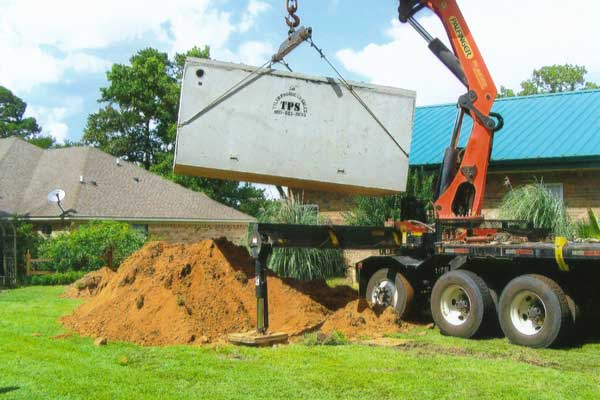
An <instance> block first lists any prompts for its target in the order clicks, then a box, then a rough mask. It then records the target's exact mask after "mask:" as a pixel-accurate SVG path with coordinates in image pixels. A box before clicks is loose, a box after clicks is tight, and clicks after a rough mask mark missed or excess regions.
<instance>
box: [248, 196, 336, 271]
mask: <svg viewBox="0 0 600 400" xmlns="http://www.w3.org/2000/svg"><path fill="white" fill-rule="evenodd" d="M259 220H260V221H261V222H270V223H279V224H297V225H320V224H321V223H323V221H322V220H321V219H320V218H319V215H318V213H317V210H316V209H314V208H311V207H310V206H305V205H304V204H302V202H301V201H300V200H298V199H297V200H288V201H283V202H271V203H270V204H269V205H268V206H267V207H266V208H265V209H263V210H262V211H261V213H260V215H259ZM267 265H268V267H269V269H270V270H271V271H273V272H275V273H276V274H277V275H279V276H283V277H288V278H294V279H300V280H315V279H327V278H332V277H336V276H343V275H344V274H345V272H346V265H345V263H344V257H343V256H342V252H341V250H337V249H310V248H285V249H273V254H272V255H271V257H269V260H268V262H267Z"/></svg>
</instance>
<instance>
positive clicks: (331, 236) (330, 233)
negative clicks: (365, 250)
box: [329, 229, 340, 247]
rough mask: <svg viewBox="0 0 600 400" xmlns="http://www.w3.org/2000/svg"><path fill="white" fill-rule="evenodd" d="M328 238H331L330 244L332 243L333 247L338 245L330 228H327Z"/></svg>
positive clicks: (338, 242)
mask: <svg viewBox="0 0 600 400" xmlns="http://www.w3.org/2000/svg"><path fill="white" fill-rule="evenodd" d="M329 239H330V240H331V244H332V245H333V247H339V246H340V241H339V240H338V238H337V236H336V235H335V233H334V232H333V231H332V230H331V229H329Z"/></svg>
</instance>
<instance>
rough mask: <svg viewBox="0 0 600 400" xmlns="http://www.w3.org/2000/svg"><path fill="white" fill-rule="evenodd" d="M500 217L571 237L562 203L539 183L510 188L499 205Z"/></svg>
mask: <svg viewBox="0 0 600 400" xmlns="http://www.w3.org/2000/svg"><path fill="white" fill-rule="evenodd" d="M500 216H501V218H504V219H512V220H519V221H526V222H529V223H531V224H533V227H534V228H539V229H547V230H548V231H550V232H551V233H554V234H556V235H562V236H567V237H572V236H573V233H572V229H571V227H570V225H569V218H568V215H567V213H566V211H565V207H564V205H563V204H562V201H561V200H560V199H558V198H557V197H556V196H554V195H553V194H552V192H551V191H550V190H548V188H546V187H545V186H544V185H543V183H541V182H535V183H531V184H528V185H524V186H521V187H518V188H516V189H513V188H511V189H510V191H509V192H508V193H507V194H506V195H505V196H504V198H503V200H502V203H501V205H500Z"/></svg>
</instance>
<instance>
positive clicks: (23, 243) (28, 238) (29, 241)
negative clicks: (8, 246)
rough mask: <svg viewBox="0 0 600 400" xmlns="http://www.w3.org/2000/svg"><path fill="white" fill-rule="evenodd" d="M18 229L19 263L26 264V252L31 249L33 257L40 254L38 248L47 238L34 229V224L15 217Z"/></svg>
mask: <svg viewBox="0 0 600 400" xmlns="http://www.w3.org/2000/svg"><path fill="white" fill-rule="evenodd" d="M13 224H14V225H15V229H16V231H17V264H18V265H20V266H22V265H25V254H26V253H27V252H28V251H29V252H30V253H31V256H32V257H33V258H36V257H37V256H38V249H39V248H40V247H41V246H42V245H43V244H44V243H45V242H46V239H44V237H43V236H42V235H40V234H39V233H38V232H36V231H35V230H34V229H33V225H31V224H30V223H27V222H24V221H22V220H19V219H18V218H15V219H14V220H13Z"/></svg>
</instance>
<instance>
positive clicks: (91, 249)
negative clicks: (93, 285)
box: [40, 221, 145, 272]
mask: <svg viewBox="0 0 600 400" xmlns="http://www.w3.org/2000/svg"><path fill="white" fill-rule="evenodd" d="M144 240H145V238H144V237H143V236H142V235H141V234H140V233H139V232H137V231H135V230H134V229H133V228H131V227H130V226H129V225H128V224H125V223H122V222H115V221H93V222H89V223H87V224H85V225H81V226H80V227H79V228H78V229H77V230H74V231H72V232H69V233H65V234H62V235H58V236H56V237H54V238H52V239H50V240H49V241H48V242H46V243H44V244H43V245H42V246H41V247H40V256H41V257H42V258H49V259H52V262H51V263H49V266H50V269H52V270H54V271H59V272H64V271H70V270H73V271H94V270H96V269H98V268H101V267H103V266H105V265H106V264H107V259H106V256H107V254H108V253H109V251H112V257H113V268H118V266H119V265H120V264H121V262H123V260H125V259H126V258H127V257H129V255H131V253H133V252H134V251H136V250H138V249H139V248H140V247H142V245H143V244H144Z"/></svg>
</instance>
